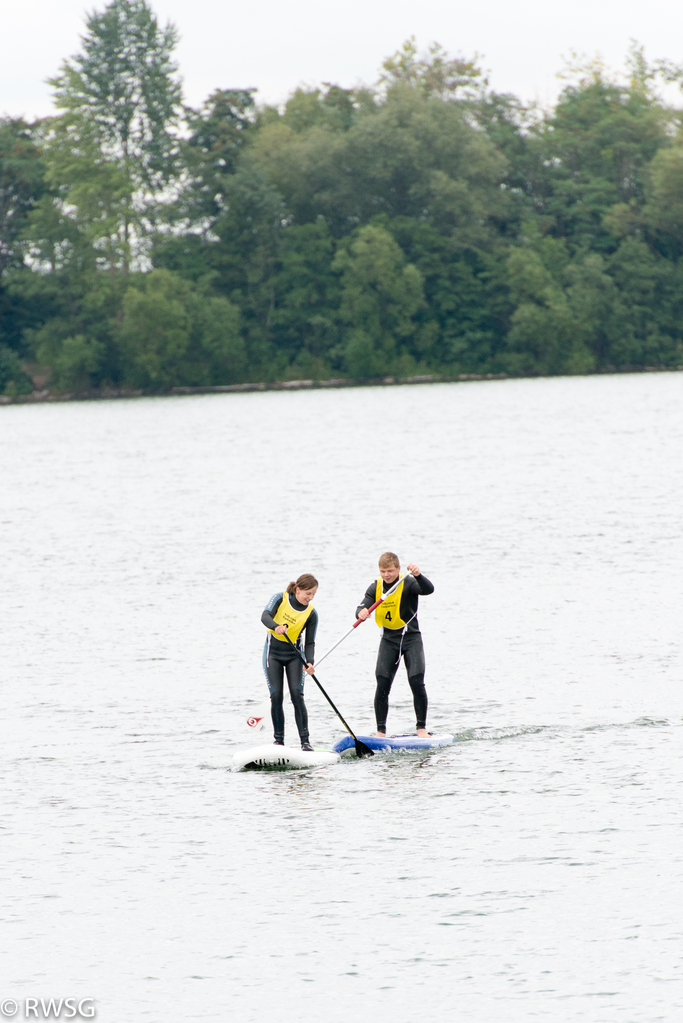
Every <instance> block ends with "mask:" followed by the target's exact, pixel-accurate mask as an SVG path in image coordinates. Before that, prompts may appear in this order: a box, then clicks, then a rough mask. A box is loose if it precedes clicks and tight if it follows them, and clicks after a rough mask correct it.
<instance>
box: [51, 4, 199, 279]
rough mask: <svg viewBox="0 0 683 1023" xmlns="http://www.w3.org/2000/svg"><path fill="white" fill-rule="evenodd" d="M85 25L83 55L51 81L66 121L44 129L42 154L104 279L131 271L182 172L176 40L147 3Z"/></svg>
mask: <svg viewBox="0 0 683 1023" xmlns="http://www.w3.org/2000/svg"><path fill="white" fill-rule="evenodd" d="M86 24H87V32H86V34H85V36H84V37H83V48H82V51H81V52H80V53H78V54H77V55H76V56H75V57H73V58H71V59H70V60H66V61H65V62H64V64H63V65H62V69H61V71H60V73H59V74H58V75H57V76H56V77H55V78H53V79H51V80H50V81H51V84H52V86H53V87H54V90H55V102H56V105H57V107H58V108H59V109H60V110H61V111H62V113H61V115H60V116H59V117H57V118H54V119H52V120H51V121H50V122H49V123H48V124H47V125H46V129H45V134H44V139H43V154H44V159H45V162H46V165H47V178H48V181H49V182H50V184H51V185H52V187H53V190H54V192H55V195H56V196H57V202H58V203H59V204H60V206H61V209H62V211H63V212H64V213H65V214H66V215H67V216H69V217H71V218H72V219H74V220H75V221H76V223H77V224H78V227H79V230H81V231H82V232H83V234H84V236H85V238H86V239H87V241H88V243H90V244H92V245H94V246H95V248H96V249H97V250H98V251H99V252H101V254H102V260H103V262H104V263H105V264H106V265H107V266H108V267H109V268H110V269H113V268H121V269H123V270H124V271H127V270H128V268H129V266H130V265H131V260H132V259H134V258H135V256H139V255H141V254H143V253H144V251H145V244H144V243H145V239H146V237H147V236H148V235H149V234H150V232H151V231H152V230H153V229H154V227H155V225H156V222H157V219H158V215H159V203H160V193H161V191H162V190H163V189H165V188H167V187H168V185H169V183H170V182H171V181H172V180H173V178H174V175H175V174H176V173H177V171H178V170H179V165H178V142H177V139H176V136H175V133H174V130H173V129H174V127H175V125H176V123H177V121H178V117H179V111H180V100H181V97H180V85H179V83H178V82H177V80H176V79H175V78H174V75H175V72H176V65H175V64H174V63H173V61H172V59H171V52H172V50H173V48H174V46H175V44H176V41H177V32H176V29H175V28H174V27H173V26H172V25H170V24H169V25H167V26H166V27H165V28H163V29H162V28H160V26H159V24H158V22H157V19H156V17H155V15H154V13H153V12H152V10H151V8H150V7H149V5H148V4H147V3H146V0H111V2H110V3H109V4H108V5H107V6H106V7H105V9H104V11H102V12H95V13H93V14H90V15H88V17H87V19H86Z"/></svg>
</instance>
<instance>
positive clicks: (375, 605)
mask: <svg viewBox="0 0 683 1023" xmlns="http://www.w3.org/2000/svg"><path fill="white" fill-rule="evenodd" d="M409 575H412V572H406V573H405V575H402V576H401V578H400V579H397V580H396V582H395V583H394V585H393V586H392V587H390V589H388V590H387V592H386V593H385V594H384V595H383V596H382V597H380V599H379V600H376V601H375V603H374V604H373V605H372V607H369V608H368V618H369V617H370V615H371V614H372V612H373V611H375V610H376V609H377V608H378V607H379V605H380V604H383V603H384V601H385V600H386V599H387V597H390V596H391V594H392V593H395V592H396V590H397V589H398V587H399V586H400V585H401V583H402V582H403V580H404V579H405V578H406V577H407V576H409ZM364 621H367V618H356V620H355V622H354V623H353V625H352V626H351V628H350V629H349V631H348V632H345V633H344V635H343V636H342V638H341V639H338V640H337V642H336V643H335V644H334V646H331V647H330V649H329V650H328V651H327V652H326V653H324V654H323V655H322V657H319V658H318V660H317V661H316V662H315V664H316V667H318V665H319V664H322V662H323V661H324V660H325V658H326V657H329V656H330V654H331V653H332V651H333V650H336V649H337V647H338V646H339V645H340V644H341V643H343V642H344V640H345V639H346V638H347V636H350V635H351V633H352V632H353V630H354V629H357V628H358V626H359V625H362V624H363V622H364Z"/></svg>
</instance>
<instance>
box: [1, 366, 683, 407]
mask: <svg viewBox="0 0 683 1023" xmlns="http://www.w3.org/2000/svg"><path fill="white" fill-rule="evenodd" d="M680 372H683V366H625V367H622V368H617V367H610V368H609V369H601V370H595V371H594V372H593V373H580V374H572V375H576V376H610V375H620V374H623V373H680ZM555 375H556V376H567V375H568V374H561V373H560V374H552V375H551V374H545V373H533V374H520V375H519V376H518V375H512V374H510V373H457V374H455V375H453V376H445V375H441V374H432V373H424V374H418V375H416V376H410V377H394V376H385V377H373V378H369V379H358V380H355V379H349V378H346V377H338V378H332V379H330V380H273V381H270V382H268V383H264V382H261V383H247V384H217V385H213V386H208V385H207V386H203V387H171V388H169V389H168V390H167V391H153V390H149V389H143V388H128V387H109V388H101V389H96V390H89V391H71V392H63V393H61V392H56V391H50V390H48V389H44V390H35V391H32V392H31V393H30V394H0V405H33V404H42V403H44V402H59V401H110V400H113V399H115V398H168V397H178V396H182V395H191V394H246V393H251V392H255V391H314V390H325V389H327V390H336V389H340V388H343V387H405V386H410V385H413V384H455V383H467V382H468V381H472V380H540V379H552V376H555Z"/></svg>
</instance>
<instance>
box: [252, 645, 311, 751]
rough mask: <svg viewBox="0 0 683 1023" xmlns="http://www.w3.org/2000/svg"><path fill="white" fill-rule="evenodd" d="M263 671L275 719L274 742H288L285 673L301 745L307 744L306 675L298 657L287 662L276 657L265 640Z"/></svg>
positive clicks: (288, 659)
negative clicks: (286, 740) (284, 704)
mask: <svg viewBox="0 0 683 1023" xmlns="http://www.w3.org/2000/svg"><path fill="white" fill-rule="evenodd" d="M263 670H264V672H265V675H266V682H267V683H268V692H269V693H270V712H271V716H272V718H273V737H274V739H275V741H276V742H284V741H285V711H284V707H283V702H282V701H283V694H284V687H285V672H286V673H287V685H288V686H289V695H290V696H291V698H292V706H293V707H294V720H295V721H296V727H297V729H298V732H299V738H300V739H301V741H302V742H308V711H307V710H306V704H305V703H304V672H303V667H302V665H301V661H300V660H299V659H298V657H296V656H294V657H291V658H290V657H288V658H286V659H285V658H282V659H281V658H280V657H276V656H274V655H273V650H272V647H271V649H270V650H269V649H268V640H266V646H265V649H264V651H263Z"/></svg>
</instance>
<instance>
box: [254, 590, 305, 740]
mask: <svg viewBox="0 0 683 1023" xmlns="http://www.w3.org/2000/svg"><path fill="white" fill-rule="evenodd" d="M317 589H318V580H317V579H316V578H315V576H313V575H311V574H310V573H309V572H305V573H304V574H303V575H300V576H299V578H298V579H297V580H296V582H292V583H290V584H289V586H288V587H287V589H286V590H283V591H282V592H281V593H275V594H274V595H273V596H272V597H271V598H270V600H269V601H268V604H267V605H266V607H265V609H264V611H263V614H262V615H261V621H262V622H263V624H264V625H265V627H266V628H267V629H268V635H267V636H266V643H265V646H264V648H263V672H264V674H265V676H266V682H267V683H268V692H269V693H270V709H271V714H272V718H273V734H274V737H275V745H276V746H284V744H285V712H284V707H283V705H282V698H283V692H284V676H285V673H286V674H287V684H288V686H289V695H290V696H291V698H292V705H293V707H294V719H295V721H296V727H297V729H298V731H299V738H300V740H301V748H302V749H303V750H312V749H313V747H312V746H311V743H310V741H309V735H308V712H307V710H306V704H305V703H304V671H305V672H306V673H307V674H308V675H312V674H313V671H314V668H313V659H314V654H315V631H316V629H317V627H318V612H317V611H316V610H315V608H314V607H313V604H312V603H311V602H312V600H313V598H314V597H315V594H316V590H317ZM302 633H304V656H305V658H306V667H305V668H304V667H303V665H302V663H301V660H300V659H299V654H298V653H297V649H299V650H300V649H301V634H302ZM285 634H286V635H285ZM288 638H289V640H291V643H293V644H294V646H292V645H291V643H288V642H287V639H288ZM295 648H297V649H295Z"/></svg>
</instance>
